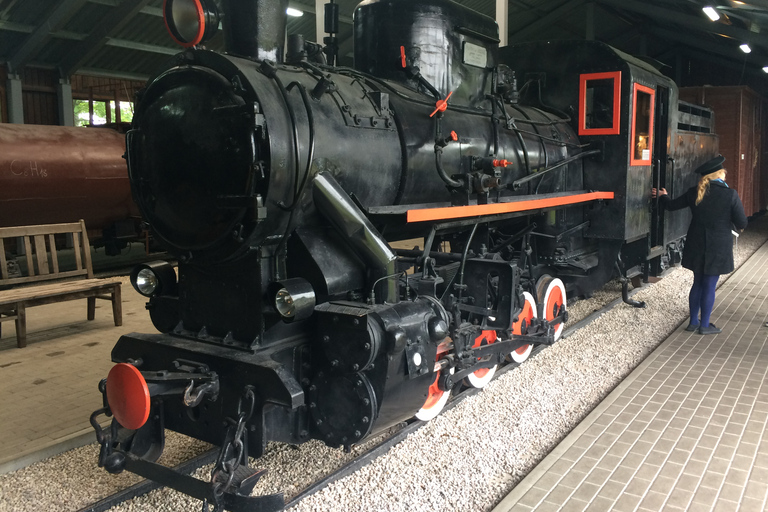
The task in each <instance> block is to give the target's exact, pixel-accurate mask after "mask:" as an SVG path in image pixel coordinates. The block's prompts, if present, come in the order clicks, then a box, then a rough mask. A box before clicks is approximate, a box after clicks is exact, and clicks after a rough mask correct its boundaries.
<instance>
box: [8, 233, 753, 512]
mask: <svg viewBox="0 0 768 512" xmlns="http://www.w3.org/2000/svg"><path fill="white" fill-rule="evenodd" d="M766 238H768V218H758V219H756V220H753V222H751V223H750V226H749V228H748V229H747V231H745V232H744V233H743V234H742V236H741V237H740V238H739V244H738V248H737V249H736V250H735V257H736V262H737V265H740V264H741V263H742V262H743V261H745V260H746V259H747V258H748V257H749V256H750V255H751V254H752V253H753V252H754V251H755V250H756V249H757V248H758V247H760V246H761V245H762V244H763V243H764V242H765V241H766ZM726 277H727V276H723V278H721V281H722V280H723V279H725V278H726ZM691 282H692V274H691V273H690V272H689V271H687V270H684V269H675V270H672V271H670V272H669V273H668V274H667V275H666V277H665V278H664V279H662V280H661V281H659V282H658V283H655V284H652V285H647V286H645V287H643V288H642V289H641V290H639V291H638V293H636V294H635V295H634V297H633V298H634V299H636V300H643V301H645V302H646V303H647V307H646V308H645V309H636V308H633V307H631V306H628V305H626V304H619V305H617V306H615V307H614V308H612V309H611V310H610V311H608V312H607V313H606V314H604V315H602V316H601V317H599V318H598V319H597V320H595V321H594V322H592V323H591V324H589V325H588V326H587V327H585V328H582V329H580V330H578V331H576V332H574V333H573V334H572V335H571V336H569V337H568V338H566V339H563V340H561V341H559V342H558V343H556V344H555V345H553V346H552V347H549V348H547V349H546V350H543V351H542V352H541V353H539V354H538V355H537V356H536V357H533V358H531V359H530V360H529V361H527V362H526V363H524V364H523V365H521V366H520V367H518V368H516V369H514V370H512V371H510V372H507V373H504V374H503V375H501V376H500V377H499V378H498V379H496V380H495V381H493V382H492V383H491V384H489V385H488V386H487V387H486V388H485V390H483V392H482V393H478V394H477V395H475V396H472V397H470V398H468V399H466V400H464V401H463V402H462V403H460V404H458V405H457V406H456V407H454V408H452V409H450V410H448V411H445V412H444V413H443V414H442V415H440V416H438V417H437V418H435V419H434V420H432V421H431V422H429V423H427V424H426V425H425V426H423V427H422V428H420V429H419V430H418V431H416V432H415V433H414V434H412V435H410V436H409V437H408V438H407V439H405V440H404V441H403V442H401V443H399V444H398V445H397V446H395V447H394V448H392V449H391V450H390V451H389V452H388V453H387V454H386V455H384V456H382V457H380V458H378V459H376V460H375V461H373V462H372V463H370V464H369V465H367V466H365V467H364V468H362V469H360V470H359V471H357V472H356V473H354V474H352V475H350V476H348V477H346V478H343V479H341V480H339V481H337V482H335V483H333V484H331V485H329V486H328V487H326V488H324V489H323V490H321V491H319V492H318V493H316V494H314V495H312V496H310V497H308V498H306V499H304V500H302V501H301V502H300V503H298V505H296V506H295V507H293V508H292V509H291V510H293V511H297V512H299V511H301V512H305V511H325V510H381V511H384V510H386V511H393V512H394V511H408V512H412V511H432V510H455V511H482V510H490V509H491V508H492V507H493V506H494V505H495V504H496V503H498V502H499V501H500V500H501V499H502V498H503V497H504V496H505V495H506V494H507V493H508V492H509V491H510V490H511V489H512V487H514V485H515V484H516V483H517V482H519V481H520V480H521V479H522V478H523V477H524V476H525V475H526V474H527V473H528V472H529V471H530V470H531V469H532V468H533V467H534V466H535V465H536V464H537V463H538V461H540V460H541V459H543V458H544V457H545V456H546V454H547V453H549V451H551V450H552V449H553V448H554V447H555V446H556V444H557V443H558V442H559V441H560V440H561V439H562V438H563V437H564V436H566V435H567V434H568V432H570V431H571V430H572V429H573V428H574V427H575V426H576V425H578V423H579V421H581V419H583V418H584V417H585V416H586V415H587V414H588V413H589V412H590V411H591V410H592V409H593V408H594V407H595V406H596V405H597V404H598V403H599V402H600V400H601V399H602V398H604V397H605V396H606V395H607V394H608V393H609V392H610V391H611V390H612V389H613V388H614V387H615V386H616V385H617V384H618V383H619V382H621V380H622V379H623V378H624V377H626V376H627V375H628V374H629V372H631V371H632V369H633V368H635V367H636V366H637V365H638V364H639V363H640V362H641V361H642V360H643V359H645V357H647V356H648V354H650V353H651V352H652V351H653V349H654V348H655V347H656V346H658V345H659V344H660V343H661V342H662V341H663V340H664V339H666V338H667V337H668V336H669V334H670V333H671V332H672V331H674V330H675V329H676V328H677V327H678V326H679V325H680V324H681V323H682V322H683V321H684V320H685V319H686V318H687V297H688V290H689V288H690V285H691ZM617 297H620V288H618V286H617V284H616V283H615V282H614V283H609V285H608V286H606V288H605V289H603V290H601V291H600V292H597V293H595V295H594V296H593V297H592V298H591V299H589V300H584V301H579V302H576V303H574V304H572V305H571V306H570V307H569V314H570V319H571V322H575V321H578V320H579V319H580V318H584V317H586V316H587V315H589V314H590V313H592V312H593V311H595V310H598V309H600V308H601V307H602V306H603V305H604V304H606V303H608V302H610V301H612V300H614V299H616V298H617ZM372 442H374V440H371V441H369V442H368V443H367V445H370V444H371V443H372ZM366 447H367V446H366V445H364V446H361V447H359V448H357V449H354V450H353V451H352V453H349V454H347V453H344V452H343V451H341V450H336V449H330V448H327V447H325V446H324V445H322V444H321V443H318V442H310V443H307V444H305V445H302V446H300V447H292V446H287V445H282V444H271V445H270V447H269V449H268V453H267V454H266V455H265V456H264V457H262V458H261V459H259V460H258V461H253V463H252V464H253V465H254V466H257V467H263V468H267V469H268V470H269V473H268V474H267V476H265V477H264V478H263V479H262V481H261V482H260V483H259V484H258V485H257V486H256V489H255V491H254V492H255V493H256V494H269V493H273V492H285V493H286V498H287V499H290V498H291V497H292V496H293V495H295V494H296V493H298V492H300V491H301V490H302V488H304V487H306V486H307V485H309V484H310V483H311V482H313V481H315V480H317V479H318V478H321V477H322V476H323V475H326V474H328V473H330V472H332V471H334V470H335V469H337V468H338V467H340V466H342V465H343V464H345V463H346V462H348V461H349V460H351V459H352V458H354V457H355V456H357V455H358V454H359V453H360V452H362V451H364V450H365V449H366ZM208 448H210V445H207V444H205V443H202V442H199V441H195V440H191V439H189V438H186V437H184V436H179V435H175V434H171V435H169V436H168V442H167V448H166V453H165V454H164V456H163V460H162V461H161V462H164V463H165V464H166V465H173V464H177V463H178V462H180V461H182V460H185V459H187V458H190V457H192V456H194V455H197V454H199V453H201V452H202V451H204V450H206V449H208ZM97 457H98V447H97V446H96V445H95V444H93V445H89V446H86V447H83V448H79V449H76V450H72V451H69V452H67V453H65V454H62V455H60V456H56V457H53V458H51V459H48V460H45V461H42V462H39V463H36V464H33V465H31V466H29V467H27V468H24V469H21V470H18V471H15V472H13V473H10V474H7V475H2V476H0V512H4V511H14V512H23V511H38V510H46V511H71V510H77V509H79V508H81V507H84V506H86V505H88V504H89V503H92V502H94V501H97V500H98V499H100V498H102V497H104V496H106V495H108V494H111V493H113V492H115V491H116V490H118V489H121V488H124V487H127V486H128V485H131V484H133V483H135V482H136V481H138V477H136V476H135V475H130V474H127V473H124V474H122V475H117V476H115V475H109V474H108V473H106V472H105V471H104V470H103V469H99V468H98V467H97V466H96V460H97ZM209 472H210V467H206V468H202V469H201V470H200V471H198V473H197V475H198V476H199V477H203V478H206V477H207V475H208V474H209ZM200 506H201V504H200V502H199V501H197V500H194V499H192V498H189V497H187V496H185V495H182V494H180V493H177V492H175V491H172V490H169V489H160V490H157V491H153V492H151V493H149V494H148V495H146V496H143V497H139V498H136V499H134V500H131V501H128V502H126V503H124V504H122V505H120V506H117V507H115V508H113V509H112V510H113V511H178V510H200Z"/></svg>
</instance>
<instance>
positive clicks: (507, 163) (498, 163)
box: [492, 160, 512, 167]
mask: <svg viewBox="0 0 768 512" xmlns="http://www.w3.org/2000/svg"><path fill="white" fill-rule="evenodd" d="M492 163H493V166H494V167H509V166H510V165H512V162H510V161H509V160H494V161H493V162H492Z"/></svg>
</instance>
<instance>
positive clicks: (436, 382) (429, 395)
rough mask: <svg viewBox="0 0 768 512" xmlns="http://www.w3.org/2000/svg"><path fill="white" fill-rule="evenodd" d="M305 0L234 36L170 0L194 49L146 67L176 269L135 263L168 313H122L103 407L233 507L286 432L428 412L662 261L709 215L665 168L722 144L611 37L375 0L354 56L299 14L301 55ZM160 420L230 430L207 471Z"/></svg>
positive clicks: (174, 26) (168, 242)
mask: <svg viewBox="0 0 768 512" xmlns="http://www.w3.org/2000/svg"><path fill="white" fill-rule="evenodd" d="M286 6H287V0H282V1H280V2H275V1H267V0H254V1H251V2H242V1H237V0H230V1H226V0H225V1H224V2H223V6H222V10H223V12H224V17H223V22H224V29H225V36H226V44H227V53H226V54H219V53H215V52H211V51H207V50H205V49H202V48H200V47H199V46H200V44H201V42H203V41H204V38H206V37H208V36H210V35H211V32H212V30H213V29H212V28H211V27H214V28H215V26H216V25H217V24H218V10H217V9H216V8H215V6H213V4H212V3H211V2H206V1H203V0H167V1H166V3H165V6H164V10H165V15H166V23H167V25H168V29H169V31H170V33H171V34H172V36H173V37H174V38H175V39H176V40H177V41H178V42H180V43H181V44H183V45H185V46H187V47H188V49H187V50H186V51H184V52H183V53H181V54H180V55H178V57H177V58H176V60H175V61H174V62H173V63H172V64H171V65H170V66H169V67H168V68H167V69H165V70H164V71H162V72H161V73H160V74H158V75H157V76H156V77H154V78H153V79H151V80H150V81H149V82H148V84H147V87H146V89H145V90H144V91H143V92H142V93H141V94H140V97H139V98H138V100H139V101H138V106H137V110H136V112H135V117H134V122H133V127H132V130H131V131H130V132H129V133H128V135H127V159H128V169H129V177H130V182H131V186H132V191H133V196H134V199H135V201H136V203H137V204H138V206H139V208H140V210H141V213H142V215H143V218H144V219H145V220H146V221H147V222H148V223H149V225H150V226H151V229H152V232H153V234H154V236H155V237H156V238H157V239H159V240H160V241H162V242H163V243H164V245H165V246H166V248H167V250H168V251H169V252H170V253H171V254H173V255H175V256H176V258H177V259H178V278H177V274H176V272H175V271H174V269H173V268H172V267H171V265H170V264H169V263H166V262H155V263H151V264H147V265H142V266H140V267H137V268H136V269H135V270H134V272H133V274H132V282H133V283H134V286H135V287H136V289H137V290H138V291H139V292H140V293H142V294H144V295H146V296H147V297H149V302H148V304H147V309H148V310H149V314H150V316H151V318H152V321H153V323H154V325H155V326H156V327H157V329H158V331H160V333H155V334H138V333H133V334H129V335H126V336H123V337H121V338H120V340H119V341H118V343H117V345H116V346H115V348H114V350H113V352H112V358H113V360H114V361H115V362H116V363H118V364H117V365H116V366H115V367H114V368H113V369H112V370H111V371H110V373H109V375H108V377H107V379H105V380H104V381H102V383H101V385H100V389H101V390H102V392H103V393H104V402H105V404H104V408H103V409H100V410H98V411H96V412H94V414H93V416H92V418H91V421H92V424H93V425H94V428H95V429H96V431H97V438H98V439H99V442H100V443H101V445H102V450H101V454H100V461H99V463H100V465H103V466H105V467H106V469H107V470H108V471H111V472H120V471H122V470H124V469H128V470H130V471H133V472H136V473H139V474H142V475H143V476H146V477H148V478H151V479H154V480H157V481H159V482H161V483H162V484H164V485H168V486H171V487H174V488H176V489H180V490H182V491H183V492H186V493H188V494H190V495H192V496H195V497H197V498H199V499H201V500H206V501H207V502H210V503H213V504H215V506H216V507H217V508H221V507H224V508H227V509H231V510H245V509H246V508H248V507H260V508H259V510H274V509H279V508H280V507H282V505H283V500H282V495H269V496H256V497H252V496H250V494H251V491H252V489H253V487H254V485H255V483H256V481H257V480H258V477H259V476H260V474H261V473H259V472H258V471H255V470H252V469H249V468H248V456H251V457H259V456H260V455H262V453H263V452H264V450H265V448H266V446H267V442H268V441H279V442H286V443H293V444H300V443H304V442H306V441H308V440H310V439H318V440H321V441H323V442H325V443H327V444H328V445H330V446H344V447H349V446H351V445H353V444H356V443H358V442H360V441H361V440H363V439H364V438H366V437H367V436H369V435H370V434H372V433H375V432H378V431H381V430H382V429H385V428H387V427H390V426H392V425H394V424H396V423H398V422H401V421H404V420H406V419H408V418H411V417H413V416H414V415H416V417H417V418H420V419H430V418H432V417H434V416H435V415H437V414H438V413H439V412H440V410H441V409H442V408H443V406H444V405H445V403H446V401H447V400H448V397H449V395H450V393H451V391H452V390H453V389H454V388H455V387H458V386H461V385H468V386H474V387H483V386H484V385H486V384H487V383H488V382H489V381H490V380H491V378H492V377H493V374H494V372H495V371H496V368H497V367H498V366H499V365H501V364H503V363H504V362H506V361H515V362H522V361H524V360H525V358H527V357H528V355H529V354H530V351H531V348H532V347H533V346H534V345H536V344H551V343H553V342H554V341H555V340H556V339H557V338H558V337H559V335H560V333H561V332H562V329H563V325H564V323H565V322H566V321H567V311H566V296H588V295H589V294H590V293H592V291H593V290H595V289H596V288H598V287H600V286H602V285H603V284H604V283H605V282H607V281H608V280H609V279H611V278H612V277H613V276H615V275H617V274H618V275H619V276H620V277H621V279H622V280H623V281H624V282H625V287H624V290H625V291H626V280H627V279H629V278H633V277H635V278H644V279H647V278H648V277H650V276H656V275H659V274H661V272H662V271H663V270H664V269H665V268H666V267H667V266H668V265H671V264H674V263H675V262H676V261H677V260H678V259H679V253H680V251H681V249H682V238H683V235H684V233H685V227H686V224H687V220H688V219H687V218H686V217H685V213H684V212H683V213H680V212H674V213H672V212H663V211H661V210H660V209H659V208H658V207H657V204H655V203H654V202H652V201H651V199H650V189H651V187H652V186H657V187H658V186H664V187H666V188H667V189H668V190H670V192H671V193H672V194H675V193H678V192H680V191H682V190H684V188H686V187H687V186H689V185H690V184H692V181H693V180H694V178H693V177H692V176H691V170H692V169H693V168H695V166H697V165H698V164H699V163H701V162H702V161H704V160H706V159H708V158H710V157H711V156H712V155H713V154H714V153H716V150H717V139H716V136H715V135H714V134H713V133H712V132H713V125H712V123H713V119H712V116H711V112H709V111H708V110H705V109H701V108H698V107H693V106H692V105H688V104H684V103H681V102H679V101H678V99H677V89H676V87H675V84H674V83H673V82H672V81H671V80H669V79H668V78H666V77H664V76H663V75H661V74H660V73H659V72H658V71H657V70H656V69H655V68H654V67H653V66H651V65H649V64H647V63H645V62H643V61H641V60H639V59H636V58H633V57H630V56H628V55H625V54H623V53H621V52H619V51H617V50H615V49H613V48H610V47H608V46H606V45H604V44H602V43H598V42H588V41H582V42H575V43H574V42H567V43H536V44H526V45H519V46H515V47H512V48H504V49H502V50H501V51H500V50H499V47H498V28H497V25H496V23H495V22H494V20H492V19H490V18H488V17H486V16H483V15H480V14H478V13H476V12H473V11H471V10H468V9H467V8H464V7H462V6H460V5H458V4H456V3H454V2H452V1H449V0H428V1H421V2H412V1H410V0H366V1H364V2H362V3H361V4H359V5H358V7H357V8H356V11H355V13H354V30H355V32H354V37H355V59H354V62H355V64H354V68H343V67H336V66H332V65H329V64H327V63H324V62H323V61H324V60H325V57H322V56H321V55H320V53H319V52H317V49H318V47H317V45H314V44H313V43H305V42H303V41H302V40H301V39H300V38H296V37H294V38H291V39H290V42H289V47H290V48H289V51H288V58H287V60H286V62H285V63H283V41H284V37H285V21H284V13H285V7H286ZM330 6H331V7H330V8H329V12H331V13H333V10H334V8H335V6H334V5H333V4H330ZM189 13H192V14H193V15H192V16H188V14H189ZM329 20H330V21H329ZM326 21H327V24H328V25H330V26H328V27H327V28H326V31H327V32H331V33H333V32H335V31H336V30H335V29H334V20H333V17H332V16H330V17H327V18H326ZM326 41H328V42H329V43H330V44H329V45H328V48H326V50H327V55H328V60H329V61H330V62H331V64H333V61H334V55H333V43H334V41H333V37H331V38H326ZM413 238H420V239H422V242H421V243H420V244H419V246H418V247H416V248H413V249H405V248H399V249H398V248H395V247H397V246H398V244H396V242H398V241H403V240H407V239H413ZM400 246H402V244H400ZM625 299H626V297H625ZM626 300H628V299H626ZM630 302H631V301H630ZM633 305H635V306H640V305H641V304H639V303H633ZM100 414H113V415H114V416H115V419H114V421H113V422H112V427H111V429H109V431H103V430H102V429H101V428H100V427H99V425H98V422H97V418H98V416H99V415H100ZM165 429H171V430H174V431H177V432H181V433H183V434H186V435H189V436H192V437H195V438H199V439H202V440H205V441H208V442H211V443H214V444H217V445H221V447H222V448H221V453H220V456H219V460H218V462H217V463H216V466H215V468H214V471H213V473H212V479H211V482H210V483H208V482H203V481H200V480H197V479H194V478H191V477H188V476H184V475H179V474H176V473H174V472H173V471H172V470H170V469H167V468H164V467H163V466H160V465H158V464H156V463H155V462H154V461H155V460H156V459H157V458H158V457H159V455H160V453H161V452H162V450H163V442H164V435H165V434H164V433H165Z"/></svg>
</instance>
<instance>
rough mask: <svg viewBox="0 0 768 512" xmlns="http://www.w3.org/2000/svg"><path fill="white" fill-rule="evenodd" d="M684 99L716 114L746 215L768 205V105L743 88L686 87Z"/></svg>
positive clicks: (730, 181)
mask: <svg viewBox="0 0 768 512" xmlns="http://www.w3.org/2000/svg"><path fill="white" fill-rule="evenodd" d="M680 99H681V100H684V101H688V102H691V103H696V104H699V105H705V106H708V107H710V108H712V109H713V110H714V111H715V132H716V133H717V134H718V135H719V137H720V153H721V154H722V155H723V156H724V157H725V168H726V170H727V171H728V176H727V178H726V180H727V181H728V185H729V186H731V187H732V188H734V189H736V191H737V192H738V193H739V197H740V198H741V202H742V204H743V205H744V211H745V212H746V214H747V215H748V216H749V215H753V214H755V213H757V212H759V211H762V210H765V209H766V207H767V206H768V153H766V149H768V141H767V140H765V139H768V126H766V123H767V122H768V117H766V113H767V108H768V102H766V100H765V98H762V97H761V96H759V95H758V94H757V93H755V92H754V91H753V90H751V89H749V88H748V87H743V86H733V87H684V88H681V89H680Z"/></svg>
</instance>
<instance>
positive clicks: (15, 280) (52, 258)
mask: <svg viewBox="0 0 768 512" xmlns="http://www.w3.org/2000/svg"><path fill="white" fill-rule="evenodd" d="M58 234H71V235H72V241H73V247H74V252H75V267H76V268H75V270H65V271H60V270H59V254H58V251H57V250H56V241H55V235H58ZM6 239H17V245H18V244H19V243H21V244H23V247H24V252H25V255H26V259H27V274H28V275H26V276H22V277H11V276H9V273H8V262H7V261H6V256H5V250H6V249H5V248H6V244H5V240H6ZM79 276H83V277H86V278H88V279H90V278H92V277H93V267H92V265H91V247H90V244H89V242H88V232H87V231H86V229H85V221H82V220H81V221H80V222H71V223H67V224H42V225H38V226H18V227H12V228H0V284H2V285H13V284H22V283H34V282H37V281H50V280H54V279H63V278H68V277H79Z"/></svg>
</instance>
